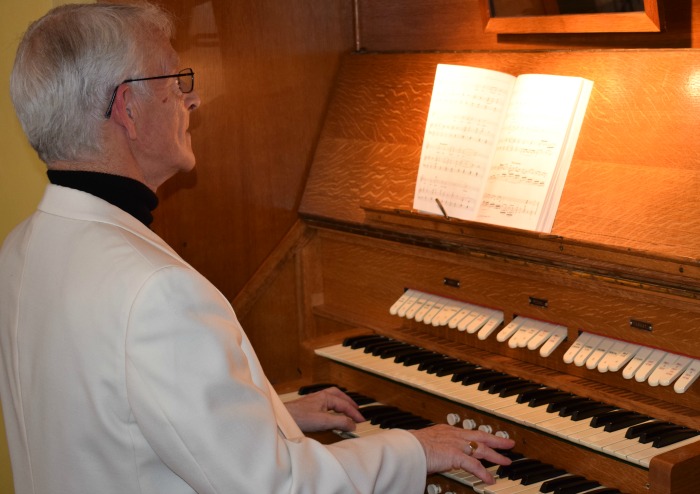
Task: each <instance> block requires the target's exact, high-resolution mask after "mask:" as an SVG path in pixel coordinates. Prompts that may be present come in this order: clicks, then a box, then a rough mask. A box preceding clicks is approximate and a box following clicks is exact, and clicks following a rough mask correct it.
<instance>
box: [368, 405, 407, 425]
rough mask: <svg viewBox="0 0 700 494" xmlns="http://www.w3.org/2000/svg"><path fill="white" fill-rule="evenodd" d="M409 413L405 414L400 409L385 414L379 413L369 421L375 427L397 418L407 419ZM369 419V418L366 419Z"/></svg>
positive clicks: (387, 411) (386, 411) (384, 412)
mask: <svg viewBox="0 0 700 494" xmlns="http://www.w3.org/2000/svg"><path fill="white" fill-rule="evenodd" d="M407 414H408V412H405V411H403V410H400V409H398V408H397V409H396V410H385V411H383V412H378V413H375V414H374V415H372V418H370V419H369V422H370V423H371V424H374V425H380V424H381V423H382V422H383V421H385V420H389V419H392V418H397V417H406V416H407ZM365 418H367V417H365Z"/></svg>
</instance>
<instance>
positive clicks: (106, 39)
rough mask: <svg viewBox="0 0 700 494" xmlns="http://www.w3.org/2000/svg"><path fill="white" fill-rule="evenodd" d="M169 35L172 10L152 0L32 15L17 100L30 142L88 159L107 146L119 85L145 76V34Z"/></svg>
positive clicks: (45, 152) (61, 156) (54, 155)
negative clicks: (112, 103) (34, 18)
mask: <svg viewBox="0 0 700 494" xmlns="http://www.w3.org/2000/svg"><path fill="white" fill-rule="evenodd" d="M157 33H162V34H164V35H165V36H166V37H167V38H168V39H169V38H171V37H172V34H173V25H172V21H171V19H170V17H169V16H168V14H167V13H165V12H164V11H163V10H161V9H160V8H159V7H156V6H154V5H152V4H148V3H139V4H109V3H95V4H75V5H63V6H60V7H56V8H54V9H52V10H51V11H49V12H48V13H47V14H46V15H45V16H44V17H42V18H40V19H38V20H37V21H35V22H34V23H32V24H31V25H30V26H29V28H28V29H27V31H26V33H25V34H24V37H23V38H22V40H21V42H20V44H19V47H18V49H17V57H16V58H15V64H14V67H13V70H12V76H11V79H10V94H11V96H12V103H13V104H14V107H15V111H16V112H17V116H18V118H19V121H20V123H21V124H22V128H23V129H24V133H25V134H26V135H27V138H28V139H29V143H30V144H31V145H32V147H33V148H34V149H35V150H36V152H37V153H38V154H39V158H41V159H42V161H44V162H45V163H47V164H50V163H52V162H54V161H89V160H91V159H94V158H95V157H96V156H97V155H98V153H100V151H101V148H102V141H103V139H102V132H103V128H104V125H105V124H106V122H107V119H106V118H105V111H106V110H107V106H108V104H109V98H110V96H111V95H112V92H113V91H114V88H115V87H116V86H117V85H118V84H119V83H120V82H121V81H123V80H125V79H128V78H133V77H143V74H142V71H143V70H145V68H146V67H147V66H148V60H149V59H151V58H152V57H153V56H154V54H153V53H152V52H149V51H148V49H147V47H145V46H143V41H144V40H145V39H147V36H148V35H153V34H157Z"/></svg>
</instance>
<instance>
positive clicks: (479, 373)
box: [462, 367, 501, 386]
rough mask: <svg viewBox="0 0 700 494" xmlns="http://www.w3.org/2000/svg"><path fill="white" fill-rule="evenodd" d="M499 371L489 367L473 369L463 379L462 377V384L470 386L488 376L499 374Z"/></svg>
mask: <svg viewBox="0 0 700 494" xmlns="http://www.w3.org/2000/svg"><path fill="white" fill-rule="evenodd" d="M500 374H501V373H500V372H496V371H493V370H491V369H484V368H483V367H482V368H480V369H475V370H473V371H472V372H469V373H468V374H467V375H466V377H465V378H464V379H462V384H464V385H465V386H471V385H472V384H476V383H479V382H481V381H483V380H484V379H486V378H487V377H489V376H494V375H500Z"/></svg>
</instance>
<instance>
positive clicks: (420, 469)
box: [125, 266, 426, 494]
mask: <svg viewBox="0 0 700 494" xmlns="http://www.w3.org/2000/svg"><path fill="white" fill-rule="evenodd" d="M125 345H126V348H125V355H126V362H125V367H126V386H127V393H128V398H129V403H130V406H131V409H132V411H133V414H134V417H135V420H136V422H137V424H138V426H139V428H140V430H141V431H142V434H143V435H144V437H145V438H146V440H147V441H148V443H149V445H150V447H151V448H152V449H153V451H154V452H155V453H156V454H157V455H158V457H159V458H160V459H161V460H162V461H163V462H164V463H165V464H166V465H167V466H168V468H170V469H171V470H172V471H174V472H175V473H176V474H177V475H179V476H180V477H181V478H182V479H184V480H185V481H186V482H187V483H188V484H190V485H191V486H192V487H193V489H194V490H196V491H197V492H198V493H201V494H205V493H224V492H227V493H236V492H266V493H301V492H304V493H314V492H318V493H323V494H331V493H371V492H381V493H397V494H398V493H401V494H407V493H412V492H415V493H420V492H422V491H423V488H424V485H425V471H426V466H425V456H424V453H423V450H422V448H421V446H420V443H419V442H418V441H417V439H416V438H415V437H414V436H413V435H412V434H410V433H408V432H405V431H388V432H386V433H382V434H378V435H373V436H369V437H367V438H358V439H349V440H346V441H342V442H340V443H336V444H334V445H329V446H326V445H322V444H320V443H318V442H316V441H314V440H312V439H309V438H306V437H304V436H303V435H302V434H301V432H300V431H299V429H298V427H296V425H295V424H294V423H293V419H292V418H291V416H289V414H288V413H287V412H286V409H284V407H279V406H274V404H273V400H277V397H276V396H270V393H271V391H270V386H269V383H268V381H267V379H266V378H265V376H264V373H263V371H262V369H261V368H260V364H259V362H258V360H257V357H256V356H255V353H254V351H253V350H252V348H251V347H250V343H249V341H248V339H247V337H246V335H245V334H244V332H243V330H242V329H241V327H240V325H239V323H238V321H237V320H236V317H235V314H234V312H233V309H232V308H231V306H230V304H229V303H228V302H227V301H226V299H225V298H224V297H223V295H222V294H221V293H220V292H219V291H218V290H216V288H214V287H213V286H212V285H211V283H209V282H208V281H207V280H205V279H204V278H203V277H202V276H201V275H199V274H198V273H197V272H196V271H194V270H192V269H190V268H188V267H181V266H171V267H165V268H161V269H159V270H157V271H156V272H154V273H153V274H152V275H151V276H150V277H149V278H148V280H147V281H146V282H145V283H144V284H143V286H142V288H141V290H140V291H139V293H138V295H137V296H136V297H135V299H134V302H133V304H132V307H131V313H130V315H129V324H128V329H127V334H126V341H125Z"/></svg>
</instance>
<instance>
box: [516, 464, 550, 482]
mask: <svg viewBox="0 0 700 494" xmlns="http://www.w3.org/2000/svg"><path fill="white" fill-rule="evenodd" d="M537 463H538V464H536V465H529V466H527V467H524V468H519V469H518V470H515V471H513V472H511V474H510V475H509V476H508V479H509V480H520V481H521V483H522V479H524V478H525V477H526V476H528V475H534V474H538V473H542V472H545V471H548V470H550V469H551V468H552V466H551V465H547V464H544V463H541V462H537Z"/></svg>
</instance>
